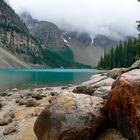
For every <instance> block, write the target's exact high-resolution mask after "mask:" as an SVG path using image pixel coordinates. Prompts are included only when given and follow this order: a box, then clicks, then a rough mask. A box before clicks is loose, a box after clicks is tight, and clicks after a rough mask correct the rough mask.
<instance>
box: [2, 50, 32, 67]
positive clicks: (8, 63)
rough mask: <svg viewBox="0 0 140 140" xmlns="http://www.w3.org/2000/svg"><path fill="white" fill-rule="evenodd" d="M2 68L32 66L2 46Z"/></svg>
mask: <svg viewBox="0 0 140 140" xmlns="http://www.w3.org/2000/svg"><path fill="white" fill-rule="evenodd" d="M0 68H8V69H9V68H10V69H11V68H28V69H29V68H32V67H31V66H29V65H27V64H26V63H25V62H23V61H21V60H19V59H18V58H16V57H15V56H13V55H12V54H10V53H9V52H8V51H6V50H4V49H3V48H1V47H0Z"/></svg>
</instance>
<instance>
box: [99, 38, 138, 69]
mask: <svg viewBox="0 0 140 140" xmlns="http://www.w3.org/2000/svg"><path fill="white" fill-rule="evenodd" d="M138 56H140V41H136V40H130V39H129V40H128V41H125V42H120V43H119V45H118V46H117V47H116V48H112V49H111V50H110V51H109V52H108V53H105V54H104V57H101V59H100V61H99V63H98V68H100V69H112V68H115V67H129V66H131V65H132V64H133V63H134V62H135V60H136V57H137V58H138Z"/></svg>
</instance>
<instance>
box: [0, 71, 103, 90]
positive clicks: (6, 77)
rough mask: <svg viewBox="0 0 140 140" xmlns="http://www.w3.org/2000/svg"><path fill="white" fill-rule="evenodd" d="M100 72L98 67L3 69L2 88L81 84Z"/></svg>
mask: <svg viewBox="0 0 140 140" xmlns="http://www.w3.org/2000/svg"><path fill="white" fill-rule="evenodd" d="M100 72H101V71H98V70H96V69H47V70H46V69H30V70H28V69H26V70H24V69H1V70H0V89H5V88H6V89H7V88H22V87H23V88H25V87H29V86H60V85H67V84H79V83H81V82H84V81H86V80H88V79H89V78H90V77H91V76H92V75H94V74H98V73H100Z"/></svg>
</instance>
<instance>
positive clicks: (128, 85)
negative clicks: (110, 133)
mask: <svg viewBox="0 0 140 140" xmlns="http://www.w3.org/2000/svg"><path fill="white" fill-rule="evenodd" d="M106 109H107V113H108V116H109V119H110V120H111V121H112V122H113V123H114V124H115V125H116V126H117V127H118V128H119V130H120V131H121V133H122V134H123V135H124V136H126V137H127V138H129V139H132V140H140V70H139V69H135V70H132V71H130V72H127V73H124V74H123V75H121V76H120V77H119V78H118V79H117V80H116V81H115V83H114V84H113V86H112V90H111V92H110V96H109V99H108V101H107V106H106Z"/></svg>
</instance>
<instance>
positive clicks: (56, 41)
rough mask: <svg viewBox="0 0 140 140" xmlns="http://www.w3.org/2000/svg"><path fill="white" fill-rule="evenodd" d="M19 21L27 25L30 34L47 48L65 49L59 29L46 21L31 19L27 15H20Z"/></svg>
mask: <svg viewBox="0 0 140 140" xmlns="http://www.w3.org/2000/svg"><path fill="white" fill-rule="evenodd" d="M21 19H22V20H23V21H24V22H25V24H26V25H27V27H28V29H29V31H30V33H31V34H32V35H33V36H34V37H35V38H37V39H38V40H39V42H40V43H41V44H42V45H43V46H44V47H47V48H54V49H58V50H62V49H64V48H65V41H64V38H63V34H62V32H61V31H60V30H59V28H58V27H57V26H56V25H55V24H53V23H51V22H48V21H38V20H36V19H33V18H32V16H31V15H30V14H29V13H26V12H24V13H23V14H21Z"/></svg>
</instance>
